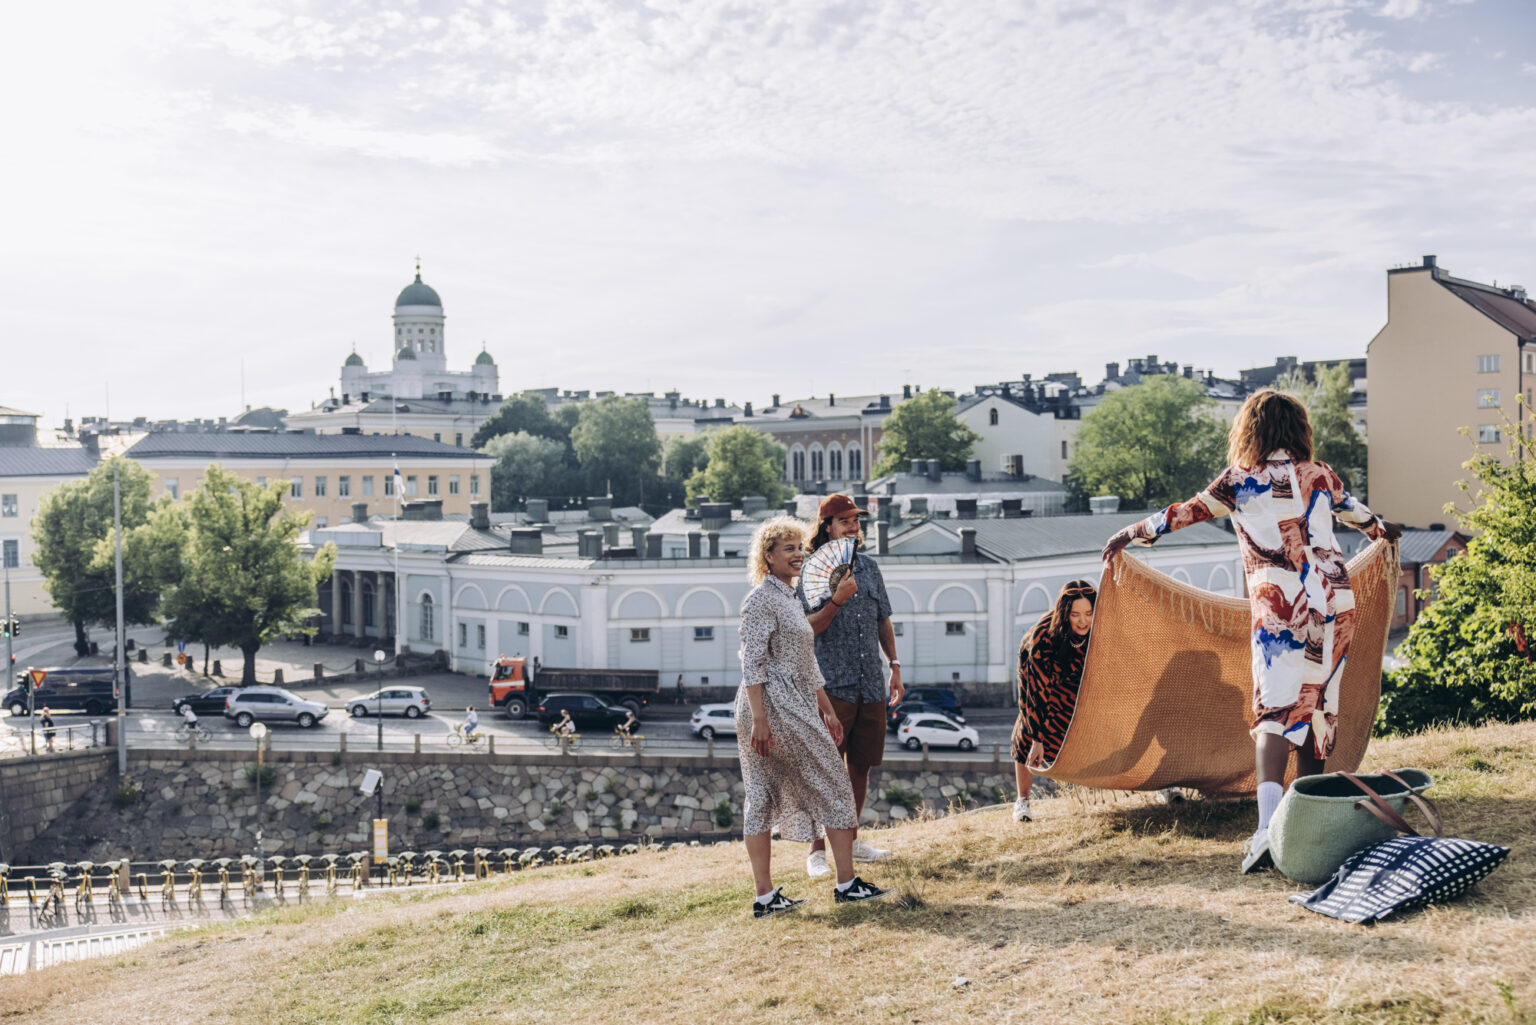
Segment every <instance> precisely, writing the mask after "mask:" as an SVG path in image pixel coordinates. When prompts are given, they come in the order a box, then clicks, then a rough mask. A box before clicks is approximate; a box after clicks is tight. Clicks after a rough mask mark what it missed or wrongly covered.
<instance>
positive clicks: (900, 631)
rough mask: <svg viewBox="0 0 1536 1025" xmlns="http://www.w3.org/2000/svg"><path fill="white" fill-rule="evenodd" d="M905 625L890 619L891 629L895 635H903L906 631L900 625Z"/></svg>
mask: <svg viewBox="0 0 1536 1025" xmlns="http://www.w3.org/2000/svg"><path fill="white" fill-rule="evenodd" d="M905 625H906V624H905V623H898V622H896V621H895V620H892V621H891V631H892V632H893V633H894V634H895V635H896V636H897V637H901V636H903V635H904V634H905V633H906V631H905V630H903V629H902V627H904V626H905Z"/></svg>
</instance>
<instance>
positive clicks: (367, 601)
mask: <svg viewBox="0 0 1536 1025" xmlns="http://www.w3.org/2000/svg"><path fill="white" fill-rule="evenodd" d="M378 609H379V594H378V591H377V590H376V589H375V588H374V586H373V581H372V580H370V579H369V578H368V577H364V578H363V625H364V626H368V627H372V626H378V625H379V611H378Z"/></svg>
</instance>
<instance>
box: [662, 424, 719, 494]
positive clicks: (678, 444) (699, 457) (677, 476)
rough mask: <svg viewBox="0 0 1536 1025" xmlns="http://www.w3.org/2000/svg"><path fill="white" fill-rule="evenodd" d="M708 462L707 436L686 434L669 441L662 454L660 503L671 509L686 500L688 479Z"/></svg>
mask: <svg viewBox="0 0 1536 1025" xmlns="http://www.w3.org/2000/svg"><path fill="white" fill-rule="evenodd" d="M708 462H709V435H708V434H686V435H682V436H679V437H675V438H672V439H670V440H669V441H668V442H667V444H666V447H665V449H664V450H663V453H662V460H661V465H662V478H661V483H662V486H663V487H664V488H665V489H666V490H665V492H664V493H663V494H662V495H661V496H660V501H661V502H662V503H664V504H666V505H668V506H670V507H672V508H676V507H678V506H680V505H682V504H683V503H684V502H686V501H687V500H688V478H689V477H692V476H693V474H694V471H696V470H702V469H703V468H704V465H705V464H706V463H708Z"/></svg>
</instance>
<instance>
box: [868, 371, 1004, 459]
mask: <svg viewBox="0 0 1536 1025" xmlns="http://www.w3.org/2000/svg"><path fill="white" fill-rule="evenodd" d="M882 432H883V433H882V435H881V438H880V461H879V462H878V463H876V464H875V467H874V470H873V471H872V473H873V476H875V477H883V476H885V475H886V474H888V473H899V472H900V471H902V470H905V469H906V468H907V467H908V466H910V465H911V463H912V460H914V459H937V460H938V461H939V464H940V467H941V468H942V469H945V470H963V469H965V462H966V460H967V459H969V458H971V450H972V449H973V448H974V447H975V445H976V443H977V442H978V441H980V440H981V435H979V434H977V433H976V432H975V431H973V430H971V429H970V428H969V427H967V426H966V425H965V424H963V423H961V422H960V420H959V419H958V418H957V417H956V416H955V400H954V399H953V398H952V397H951V396H949V395H948V394H946V393H944V392H942V391H939V390H938V389H937V388H930V389H928V390H927V391H925V392H920V393H919V394H917V395H914V396H913V397H912V398H910V399H908V400H906V401H905V402H903V403H902V404H901V405H899V406H897V407H896V409H895V410H894V411H892V413H891V415H890V416H888V417H886V418H885V424H884V426H883V428H882Z"/></svg>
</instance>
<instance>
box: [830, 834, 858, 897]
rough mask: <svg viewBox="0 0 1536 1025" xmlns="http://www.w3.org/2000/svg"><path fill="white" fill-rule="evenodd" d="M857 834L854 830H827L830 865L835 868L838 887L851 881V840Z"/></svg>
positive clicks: (852, 873)
mask: <svg viewBox="0 0 1536 1025" xmlns="http://www.w3.org/2000/svg"><path fill="white" fill-rule="evenodd" d="M857 832H858V831H857V830H854V829H828V830H827V840H828V842H829V843H830V845H831V847H832V864H833V865H835V866H836V868H837V882H838V885H839V886H841V885H842V884H843V883H847V882H851V881H852V880H853V876H854V872H853V838H854V836H855V835H856V834H857Z"/></svg>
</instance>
